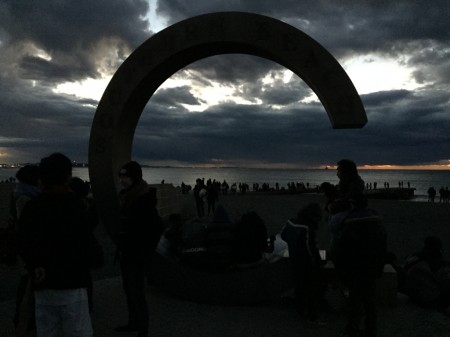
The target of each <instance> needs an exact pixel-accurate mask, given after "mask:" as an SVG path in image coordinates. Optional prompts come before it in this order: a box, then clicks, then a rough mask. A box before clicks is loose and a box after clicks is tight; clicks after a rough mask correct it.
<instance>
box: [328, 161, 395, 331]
mask: <svg viewBox="0 0 450 337" xmlns="http://www.w3.org/2000/svg"><path fill="white" fill-rule="evenodd" d="M337 175H338V177H339V184H338V186H337V189H336V194H335V195H334V196H333V197H332V198H329V199H328V200H327V205H326V209H327V211H328V212H329V213H330V220H329V226H330V230H331V232H332V240H331V244H330V257H331V260H332V261H333V264H334V266H335V270H336V273H337V276H338V278H339V279H340V281H341V282H342V283H343V284H344V285H346V286H347V288H348V293H349V298H348V322H347V325H346V326H345V328H344V330H343V331H342V332H341V335H340V336H341V337H356V336H360V334H361V323H362V318H363V315H364V336H367V337H376V336H377V308H376V302H375V293H376V279H377V278H379V277H381V275H382V273H383V266H384V263H385V259H386V242H387V237H386V231H385V228H384V226H383V224H382V222H381V217H379V216H378V215H377V214H376V212H374V211H373V210H371V209H369V208H368V202H367V198H366V196H365V195H364V181H363V180H362V179H361V177H360V176H359V174H358V171H357V167H356V164H355V163H354V162H353V161H350V160H348V159H343V160H341V161H339V162H338V167H337Z"/></svg>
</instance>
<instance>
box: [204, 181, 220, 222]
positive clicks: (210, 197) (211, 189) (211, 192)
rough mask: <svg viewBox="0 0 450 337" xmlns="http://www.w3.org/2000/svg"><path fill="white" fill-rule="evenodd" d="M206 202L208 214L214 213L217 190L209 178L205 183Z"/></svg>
mask: <svg viewBox="0 0 450 337" xmlns="http://www.w3.org/2000/svg"><path fill="white" fill-rule="evenodd" d="M206 190H207V195H206V202H207V204H208V215H209V214H211V213H214V210H215V208H216V201H217V200H218V199H219V192H218V190H217V186H216V184H215V183H212V182H211V181H210V180H209V181H208V183H207V184H206Z"/></svg>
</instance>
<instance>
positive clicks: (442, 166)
mask: <svg viewBox="0 0 450 337" xmlns="http://www.w3.org/2000/svg"><path fill="white" fill-rule="evenodd" d="M326 167H327V168H328V169H336V167H337V166H336V165H327V166H323V167H322V168H326ZM358 170H422V171H423V170H430V171H445V170H450V162H449V163H448V164H423V165H390V164H382V165H360V166H358Z"/></svg>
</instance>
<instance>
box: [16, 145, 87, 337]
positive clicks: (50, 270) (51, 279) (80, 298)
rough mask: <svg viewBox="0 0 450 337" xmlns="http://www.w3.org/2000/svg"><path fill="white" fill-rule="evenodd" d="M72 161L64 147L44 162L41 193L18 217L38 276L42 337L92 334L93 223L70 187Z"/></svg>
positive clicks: (24, 250)
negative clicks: (86, 218)
mask: <svg viewBox="0 0 450 337" xmlns="http://www.w3.org/2000/svg"><path fill="white" fill-rule="evenodd" d="M71 175H72V163H71V161H70V159H69V158H67V157H66V156H65V155H63V154H61V153H54V154H52V155H50V156H49V157H46V158H43V159H42V160H41V162H40V164H39V176H40V180H41V183H42V193H40V194H39V195H38V196H36V197H34V198H33V199H31V200H29V201H28V203H27V204H26V205H25V207H24V209H23V211H22V214H21V216H20V218H19V220H18V228H19V242H20V246H19V247H20V255H21V257H22V258H23V260H24V262H25V265H26V267H27V269H28V271H29V273H30V275H32V277H33V281H34V298H35V316H36V332H37V336H38V337H49V336H50V337H51V336H79V337H90V336H92V325H91V318H90V314H89V305H88V294H87V287H88V285H89V280H90V276H89V229H88V226H87V224H86V221H85V217H84V215H85V213H84V205H83V203H82V201H81V200H80V198H79V197H78V196H77V195H75V193H73V192H72V191H71V190H70V188H69V187H68V183H69V180H70V178H71Z"/></svg>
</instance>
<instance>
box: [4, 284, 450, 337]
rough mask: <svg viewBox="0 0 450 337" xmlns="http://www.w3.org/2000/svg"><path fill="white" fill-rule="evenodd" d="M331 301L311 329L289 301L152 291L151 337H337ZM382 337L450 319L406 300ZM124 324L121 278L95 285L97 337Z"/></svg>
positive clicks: (444, 325)
mask: <svg viewBox="0 0 450 337" xmlns="http://www.w3.org/2000/svg"><path fill="white" fill-rule="evenodd" d="M328 298H329V299H330V301H331V304H332V306H333V308H334V311H333V312H331V313H330V314H328V315H327V321H328V325H327V326H326V327H324V328H321V329H313V328H310V327H308V326H307V325H306V323H305V322H304V321H303V320H302V319H300V318H299V317H298V316H297V315H296V313H295V311H294V309H293V307H292V306H291V305H290V304H289V303H287V302H286V301H281V300H280V301H277V302H276V303H269V304H265V305H259V306H239V307H236V306H217V305H208V304H201V303H195V302H189V301H185V300H183V299H180V298H174V297H172V296H171V295H169V294H166V293H163V292H161V291H159V290H158V289H156V288H154V287H153V286H149V287H148V300H149V306H150V329H151V336H161V337H168V336H170V337H181V336H183V337H185V336H195V337H228V336H233V337H251V336H257V337H290V336H304V337H309V336H311V337H313V336H314V337H317V336H322V337H334V336H337V335H338V332H339V330H340V328H341V327H342V326H343V324H344V322H345V310H344V307H345V300H344V299H343V297H342V296H340V295H338V294H337V293H336V292H334V291H333V290H330V293H329V294H328ZM13 311H14V302H13V301H5V302H1V303H0V318H1V321H0V336H1V337H9V336H13V331H12V324H11V318H12V313H13ZM379 313H380V322H379V326H380V333H379V336H380V337H394V336H398V337H448V336H450V319H449V318H447V317H445V316H443V315H441V314H440V313H437V312H434V311H432V310H427V309H422V308H419V307H417V306H415V305H414V304H412V303H411V302H410V301H409V300H408V299H406V298H405V297H403V296H400V295H399V297H398V305H397V306H396V307H380V310H379ZM125 319H126V310H125V299H124V296H123V293H122V289H121V282H120V278H119V277H114V278H109V279H105V280H101V281H97V282H95V286H94V311H93V313H92V320H93V327H94V332H95V333H94V336H96V337H116V336H117V337H119V336H122V337H132V336H134V335H133V334H116V333H114V332H113V330H114V327H115V326H118V325H121V324H123V323H124V320H125Z"/></svg>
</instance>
